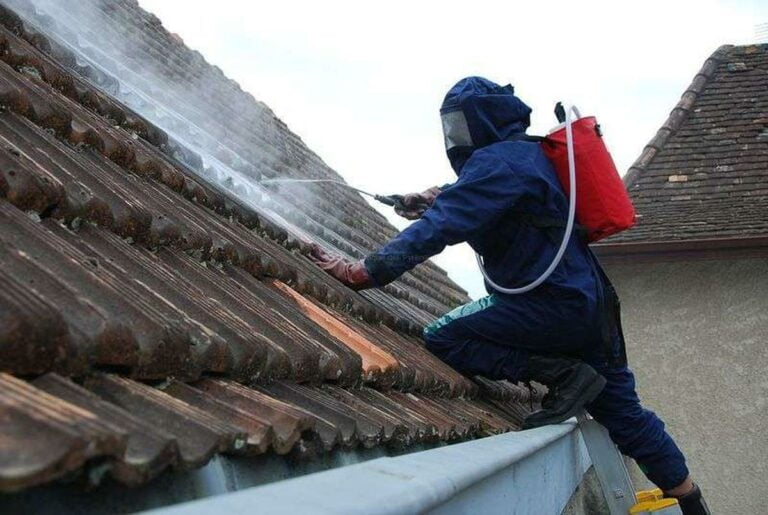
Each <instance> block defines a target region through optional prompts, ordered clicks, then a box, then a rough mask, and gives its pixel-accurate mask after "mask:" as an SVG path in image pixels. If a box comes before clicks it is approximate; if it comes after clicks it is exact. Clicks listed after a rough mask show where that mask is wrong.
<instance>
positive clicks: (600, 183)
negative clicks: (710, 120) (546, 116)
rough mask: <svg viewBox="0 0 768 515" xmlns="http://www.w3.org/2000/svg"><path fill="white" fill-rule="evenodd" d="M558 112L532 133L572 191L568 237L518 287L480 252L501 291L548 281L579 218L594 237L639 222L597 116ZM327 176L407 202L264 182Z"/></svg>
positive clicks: (524, 289)
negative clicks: (330, 187) (506, 282)
mask: <svg viewBox="0 0 768 515" xmlns="http://www.w3.org/2000/svg"><path fill="white" fill-rule="evenodd" d="M555 114H556V115H557V118H558V121H559V122H561V123H560V125H558V126H557V127H555V128H554V129H552V131H550V133H549V134H548V135H547V136H546V137H543V138H541V137H533V136H531V137H528V138H530V139H531V140H535V141H540V142H541V145H542V149H543V150H544V153H545V154H546V156H547V157H548V158H549V160H550V161H551V162H552V165H553V167H554V168H555V172H556V173H557V176H558V179H559V181H560V184H561V185H562V186H563V189H564V190H565V192H566V194H567V195H568V219H567V222H566V223H565V232H564V234H563V239H562V241H561V242H560V246H559V247H558V250H557V253H556V254H555V256H554V258H553V259H552V262H551V263H550V264H549V266H548V267H547V269H546V270H544V272H543V273H542V274H541V275H540V276H539V277H538V278H537V279H536V280H534V281H532V282H531V283H529V284H527V285H525V286H521V287H519V288H504V287H502V286H499V285H498V284H496V283H494V282H493V280H491V278H490V277H488V274H487V273H486V271H485V268H484V266H483V260H482V257H480V255H479V254H478V255H477V263H478V265H479V266H480V271H481V272H482V274H483V277H485V280H486V281H487V282H488V284H490V285H491V286H492V287H493V288H494V289H495V290H497V291H499V292H501V293H506V294H519V293H525V292H527V291H530V290H532V289H534V288H536V287H537V286H539V285H540V284H541V283H543V282H544V281H545V280H546V279H547V278H548V277H549V276H550V274H552V272H553V271H554V270H555V268H557V265H558V264H559V263H560V260H561V259H562V257H563V254H564V253H565V249H566V248H567V246H568V242H569V241H570V238H571V234H572V233H573V228H574V226H575V225H576V223H577V222H578V224H579V225H580V226H581V228H582V229H583V230H584V231H585V232H586V235H587V240H588V241H589V242H595V241H598V240H601V239H603V238H607V237H608V236H611V235H612V234H616V233H618V232H621V231H623V230H625V229H628V228H630V227H632V225H634V223H635V209H634V207H633V206H632V202H631V201H630V199H629V195H628V194H627V191H626V189H625V188H624V183H623V182H622V180H621V177H620V176H619V172H618V171H617V170H616V165H615V164H614V162H613V159H612V158H611V155H610V153H609V152H608V149H607V148H606V146H605V142H604V141H603V138H602V133H601V132H600V126H599V125H598V123H597V120H596V119H595V117H594V116H587V117H583V118H582V117H581V115H580V113H579V111H578V109H577V108H576V107H574V106H570V107H569V108H567V109H563V107H562V105H561V104H560V103H558V104H557V107H556V108H555ZM574 116H575V118H574ZM524 138H525V137H524ZM524 138H521V139H524ZM323 182H325V183H333V184H338V185H340V186H343V187H345V188H349V189H352V190H354V191H357V192H359V193H361V194H363V195H366V196H368V197H371V198H373V199H375V200H377V201H379V202H381V203H383V204H386V205H388V206H394V207H400V208H403V209H405V208H406V206H404V204H403V196H402V195H377V194H374V193H369V192H367V191H364V190H361V189H359V188H355V187H352V186H350V185H348V184H346V183H344V182H342V181H338V180H334V179H288V178H285V179H266V180H262V181H261V184H274V183H323ZM428 207H429V206H428V205H423V206H409V208H411V209H415V210H426V209H427V208H428Z"/></svg>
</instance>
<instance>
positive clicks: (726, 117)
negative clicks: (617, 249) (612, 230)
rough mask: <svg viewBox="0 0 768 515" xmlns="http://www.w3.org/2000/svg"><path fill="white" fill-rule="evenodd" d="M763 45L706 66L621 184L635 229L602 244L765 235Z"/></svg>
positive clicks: (767, 116)
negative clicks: (632, 209) (635, 219)
mask: <svg viewBox="0 0 768 515" xmlns="http://www.w3.org/2000/svg"><path fill="white" fill-rule="evenodd" d="M766 84H768V45H748V46H730V45H727V46H723V47H720V48H719V49H718V50H717V51H716V52H715V53H713V54H712V56H711V57H710V58H709V59H707V61H706V62H705V63H704V66H703V67H702V69H701V71H700V72H699V73H698V74H696V76H695V77H694V79H693V82H692V83H691V85H690V86H689V87H688V89H686V90H685V92H684V93H683V95H682V98H681V100H680V102H679V103H678V104H677V106H675V108H674V109H673V110H672V112H671V114H670V116H669V118H668V120H667V121H666V122H665V123H664V125H662V127H661V128H660V129H659V131H658V132H657V134H656V136H655V137H654V138H653V139H652V140H651V141H650V142H649V143H648V145H647V146H646V147H645V149H644V150H643V152H642V153H641V155H640V157H639V158H638V159H637V161H636V162H635V163H634V164H633V165H632V167H631V168H630V169H629V172H628V173H627V175H626V176H625V178H624V181H625V184H626V186H627V189H628V190H629V194H630V197H631V199H632V202H633V203H634V205H635V209H636V211H637V214H638V223H637V225H636V226H635V227H634V228H632V229H630V230H628V231H625V232H623V233H621V234H619V235H616V236H614V237H612V238H609V239H607V240H606V241H605V243H604V244H603V245H609V246H610V245H611V244H623V243H650V242H669V241H681V242H682V241H692V240H712V239H718V240H719V239H740V238H754V237H760V236H763V237H764V236H766V235H768V86H766Z"/></svg>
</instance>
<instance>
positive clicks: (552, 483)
mask: <svg viewBox="0 0 768 515" xmlns="http://www.w3.org/2000/svg"><path fill="white" fill-rule="evenodd" d="M589 465H590V461H589V457H588V454H587V451H586V448H585V447H584V443H583V441H582V439H581V435H580V433H579V431H577V426H576V424H575V423H573V422H568V423H564V424H559V425H553V426H546V427H542V428H538V429H534V430H531V431H521V432H513V433H506V434H502V435H497V436H493V437H488V438H482V439H479V440H474V441H470V442H465V443H461V444H455V445H449V446H445V447H440V448H437V449H431V450H428V451H422V452H417V453H412V454H407V455H403V456H398V457H391V458H379V459H375V460H371V461H367V462H365V463H361V464H358V465H350V466H347V467H342V468H337V469H332V470H329V471H325V472H319V473H315V474H310V475H306V476H302V477H298V478H295V479H289V480H285V481H280V482H276V483H271V484H268V485H264V486H259V487H255V488H249V489H245V490H240V491H238V492H234V493H229V494H225V495H219V496H216V497H209V498H206V499H201V500H198V501H193V502H188V503H184V504H179V505H176V506H172V507H169V508H163V509H159V510H155V511H152V512H151V513H153V514H155V515H160V514H161V515H182V514H184V515H196V514H210V513H244V512H246V511H253V510H254V509H258V511H259V512H263V513H270V514H286V515H287V514H295V513H313V514H336V513H343V514H350V515H354V514H360V515H369V514H374V515H390V514H391V515H395V514H402V513H424V512H434V513H561V512H562V510H563V508H564V507H565V506H566V504H567V503H568V500H569V499H570V498H571V496H572V495H573V492H574V491H575V489H576V487H577V486H578V485H579V483H581V480H582V477H583V475H584V472H585V471H586V470H587V468H588V467H589Z"/></svg>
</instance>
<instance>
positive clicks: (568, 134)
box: [475, 106, 579, 295]
mask: <svg viewBox="0 0 768 515" xmlns="http://www.w3.org/2000/svg"><path fill="white" fill-rule="evenodd" d="M572 113H573V114H575V115H576V117H577V118H578V117H579V111H578V109H576V108H575V107H574V106H569V107H568V109H566V111H565V139H566V143H567V145H568V180H569V183H570V186H571V187H570V192H569V194H568V223H567V224H566V225H565V233H564V234H563V241H562V242H560V248H558V249H557V254H555V257H554V258H552V262H551V263H550V264H549V266H548V267H547V269H546V270H544V272H543V273H542V274H541V275H540V276H539V278H538V279H536V280H535V281H533V282H531V283H528V284H526V285H525V286H521V287H519V288H504V287H502V286H499V285H498V284H496V283H495V282H493V280H492V279H491V278H490V277H488V273H487V272H486V271H485V267H484V266H483V258H482V257H481V256H480V254H477V253H475V257H476V258H477V264H478V266H479V267H480V272H481V273H482V274H483V277H485V280H486V282H487V283H488V284H489V285H490V286H491V287H492V288H493V289H494V290H496V291H498V292H500V293H506V294H509V295H517V294H519V293H525V292H528V291H531V290H532V289H534V288H536V287H537V286H539V285H540V284H541V283H543V282H544V281H546V280H547V277H549V276H550V275H551V274H552V272H554V271H555V268H557V265H559V264H560V260H561V259H562V258H563V254H565V249H566V248H567V247H568V241H569V240H570V239H571V233H572V232H573V223H574V221H575V219H576V160H575V157H574V152H573V128H572V127H571V124H572V123H573V118H572V117H571V115H572Z"/></svg>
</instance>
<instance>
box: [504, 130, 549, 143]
mask: <svg viewBox="0 0 768 515" xmlns="http://www.w3.org/2000/svg"><path fill="white" fill-rule="evenodd" d="M545 139H547V138H545V137H544V136H532V135H530V134H526V133H524V132H516V133H514V134H510V135H509V136H507V138H506V139H505V140H504V141H527V142H530V143H541V142H542V141H544V140H545Z"/></svg>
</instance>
